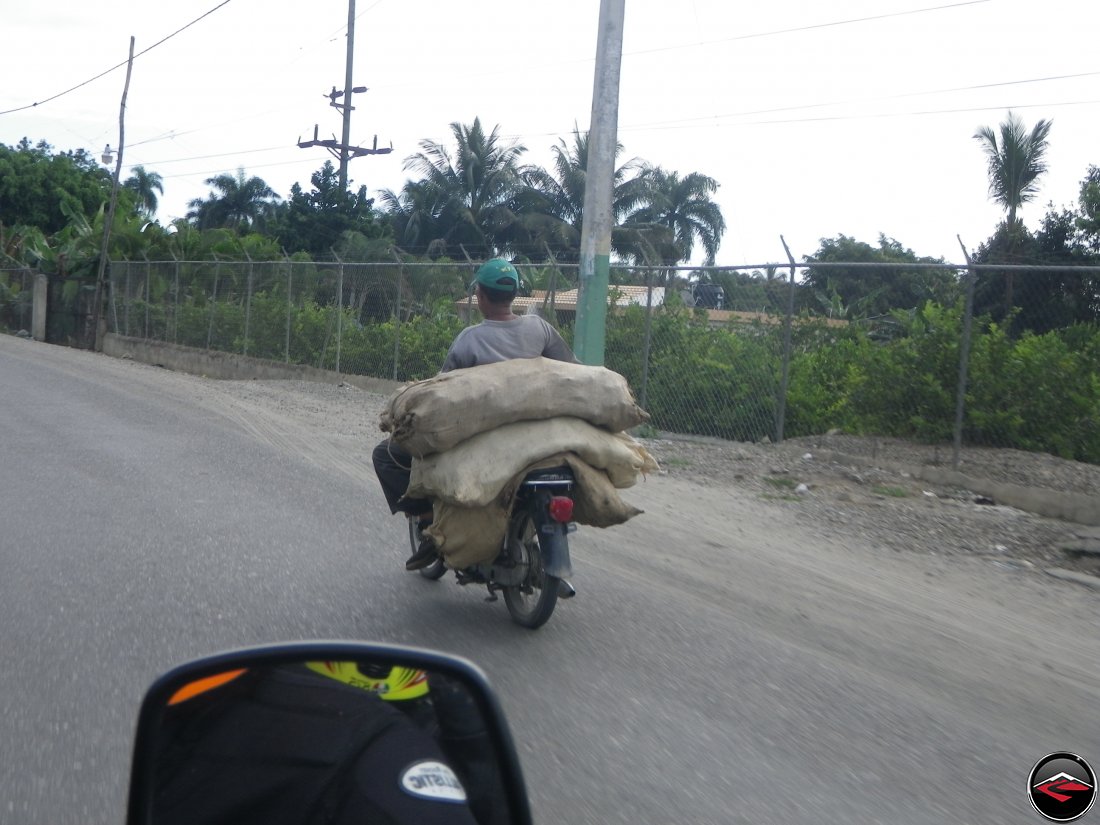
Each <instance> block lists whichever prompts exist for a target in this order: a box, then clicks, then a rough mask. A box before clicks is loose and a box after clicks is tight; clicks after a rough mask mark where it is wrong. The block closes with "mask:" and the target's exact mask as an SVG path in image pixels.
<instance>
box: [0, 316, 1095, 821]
mask: <svg viewBox="0 0 1100 825" xmlns="http://www.w3.org/2000/svg"><path fill="white" fill-rule="evenodd" d="M199 380H200V379H193V378H191V377H189V376H177V375H174V374H171V373H167V372H164V371H157V370H153V369H150V368H145V367H140V368H139V367H138V365H131V364H124V363H120V362H115V361H111V360H110V359H107V358H105V357H102V356H95V355H91V354H89V353H81V352H74V351H70V350H65V349H60V348H56V347H49V346H46V345H43V344H34V343H31V342H26V341H21V340H16V339H12V338H7V337H0V421H3V428H4V430H3V438H2V441H0V502H2V508H3V509H2V511H0V512H2V517H0V627H2V628H3V636H2V639H3V642H2V644H3V648H2V650H3V667H2V668H0V822H4V823H18V824H21V823H60V824H61V825H64V824H65V823H78V822H79V823H85V822H96V823H99V822H103V823H108V822H119V821H121V820H122V818H123V815H124V809H125V788H126V784H127V781H128V770H129V759H130V748H131V744H132V735H133V727H134V723H135V719H136V713H137V708H138V704H139V701H140V698H141V695H142V692H143V690H144V688H145V687H146V686H147V685H148V684H149V683H150V682H151V681H152V679H153V678H154V677H155V676H156V675H157V674H159V673H160V672H162V671H164V670H166V669H167V668H169V667H170V666H172V665H173V664H176V663H178V662H180V661H182V660H184V659H187V658H190V657H193V656H198V655H202V654H205V653H209V652H213V651H216V650H220V649H225V648H229V647H237V646H241V645H245V644H251V643H260V642H271V641H279V640H290V639H307V638H341V639H369V640H376V641H385V642H393V643H408V644H416V645H421V646H427V647H433V648H438V649H441V650H444V651H449V652H454V653H458V654H461V655H464V656H467V657H469V658H471V659H473V660H474V661H475V662H477V663H478V664H479V665H481V666H482V667H483V668H484V669H485V670H486V671H487V672H488V674H489V677H490V679H491V681H492V682H493V683H494V685H495V686H496V687H497V688H498V690H499V691H500V693H501V696H502V701H503V703H504V706H505V709H506V711H507V712H508V714H509V717H510V721H511V724H512V727H513V732H514V734H515V737H516V739H517V743H518V745H519V748H520V752H521V758H522V760H523V763H524V769H525V772H526V774H527V777H528V783H529V786H530V793H531V797H532V803H533V807H534V812H535V815H536V820H537V821H538V822H542V823H554V822H576V823H586V822H592V823H596V822H607V823H617V822H622V823H628V822H629V823H666V822H692V823H760V822H783V823H822V822H837V823H841V822H843V823H846V824H849V823H877V822H904V823H945V822H951V823H978V822H982V823H986V822H998V823H1017V822H1018V823H1026V822H1035V821H1039V820H1038V815H1037V814H1036V813H1035V812H1034V811H1033V810H1032V809H1031V807H1030V805H1029V803H1028V802H1027V799H1026V793H1025V785H1026V781H1027V775H1028V772H1029V771H1030V769H1031V767H1032V765H1033V764H1034V762H1036V761H1037V760H1038V759H1039V758H1040V757H1042V756H1043V755H1044V754H1045V753H1047V752H1050V751H1054V750H1063V749H1066V750H1071V751H1076V752H1078V753H1080V754H1081V755H1082V756H1084V757H1085V758H1086V759H1089V758H1091V760H1092V762H1093V765H1094V767H1100V724H1098V721H1097V720H1098V714H1097V711H1096V709H1097V707H1100V633H1098V632H1097V630H1098V627H1100V625H1098V618H1100V599H1097V598H1096V596H1095V595H1094V594H1093V593H1092V592H1090V591H1087V590H1085V589H1084V588H1079V587H1076V586H1074V585H1072V584H1068V583H1062V582H1056V581H1054V580H1051V581H1050V582H1049V583H1044V584H1037V583H1036V580H1034V579H1028V580H1023V579H1019V580H1018V579H1013V578H1011V577H1009V576H1008V575H1007V574H1000V578H992V579H991V578H990V574H989V573H988V572H987V571H983V570H980V569H978V568H975V567H969V566H966V565H963V564H962V563H960V566H959V568H958V569H957V570H954V569H953V570H948V571H946V572H945V570H944V568H943V567H942V566H937V567H929V566H927V565H926V564H924V562H923V561H922V560H920V559H916V560H914V559H908V558H904V557H901V556H891V557H878V556H876V555H875V554H874V553H873V552H872V551H871V549H870V548H864V547H859V546H850V547H838V546H835V545H829V544H826V543H823V542H819V541H817V540H816V539H815V537H814V536H813V535H812V534H811V533H807V532H806V531H805V530H798V529H796V528H794V527H792V526H791V525H788V524H784V523H782V521H781V520H780V519H779V517H778V516H777V515H776V514H777V513H778V511H773V510H769V509H768V507H767V506H766V505H765V504H762V503H761V502H743V501H738V500H736V499H731V498H730V497H729V496H728V495H727V494H726V493H725V491H723V490H722V489H718V488H710V489H708V488H704V487H700V486H695V485H691V484H688V483H685V482H682V481H676V482H674V481H671V480H669V479H663V478H651V479H649V480H648V481H647V482H646V483H645V484H643V485H640V486H639V487H637V488H635V490H633V491H631V494H630V496H629V498H630V500H631V501H632V502H633V503H636V504H639V505H640V506H642V507H644V508H645V509H646V511H647V512H646V514H645V515H643V516H640V517H639V518H637V519H635V520H634V521H632V522H631V523H630V524H628V525H625V526H623V527H620V528H615V529H613V530H609V531H595V530H585V529H583V528H582V530H581V531H580V532H579V533H578V534H576V535H575V541H574V544H573V547H574V563H575V566H576V568H577V575H576V579H575V584H576V585H577V588H578V591H579V595H578V597H577V598H576V599H574V600H573V601H572V602H569V603H565V604H562V605H560V606H559V608H558V611H557V612H556V613H555V615H554V617H553V618H552V619H551V621H550V623H549V624H548V625H547V626H546V627H545V628H543V629H542V630H540V631H537V632H534V633H532V632H530V631H526V630H523V629H521V628H519V627H517V626H515V625H513V624H511V623H510V621H509V620H508V618H507V613H506V610H505V608H504V605H503V603H502V602H498V603H496V604H486V603H484V602H483V601H482V598H481V594H482V592H483V591H481V592H479V591H475V590H472V589H462V588H458V587H456V586H455V585H454V583H453V581H451V580H449V579H447V580H444V581H442V582H438V583H431V582H428V581H426V580H423V579H422V578H421V577H419V576H413V575H409V574H406V573H405V572H404V571H403V569H402V566H401V562H402V560H403V558H404V554H405V552H406V546H405V544H404V541H405V539H404V535H403V530H404V527H403V524H402V523H400V521H399V520H397V519H394V518H392V517H390V516H389V515H388V513H385V511H384V508H383V504H382V497H381V493H380V491H379V490H378V489H377V486H376V484H374V483H373V479H372V477H371V475H370V472H369V468H367V467H365V466H362V465H363V461H362V457H364V456H366V455H368V454H369V447H367V448H363V449H362V450H361V452H360V453H357V457H356V458H355V459H354V460H352V459H349V458H348V457H347V456H341V455H340V454H339V451H337V450H334V449H332V447H331V442H329V443H328V444H327V446H322V447H318V448H316V449H314V448H312V447H310V446H309V445H310V441H311V433H309V432H304V431H303V432H298V433H297V436H296V437H295V438H290V437H288V436H287V433H288V432H292V429H288V428H286V427H284V428H283V429H281V430H280V429H278V428H274V427H272V426H270V423H271V421H272V420H274V419H267V420H265V419H263V417H262V416H260V417H249V416H247V415H243V414H241V412H240V410H234V409H229V408H226V409H224V410H219V409H217V407H216V405H212V404H210V403H209V402H203V403H199V401H198V400H196V399H197V390H196V387H198V386H199V385H198V382H199ZM317 440H318V442H321V441H324V440H325V435H324V434H323V433H318V434H317ZM326 456H327V457H329V458H330V459H331V460H328V461H327V460H325V459H326ZM1091 816H1094V817H1095V816H1098V814H1096V813H1095V812H1094V813H1093V814H1091ZM1086 821H1087V820H1086Z"/></svg>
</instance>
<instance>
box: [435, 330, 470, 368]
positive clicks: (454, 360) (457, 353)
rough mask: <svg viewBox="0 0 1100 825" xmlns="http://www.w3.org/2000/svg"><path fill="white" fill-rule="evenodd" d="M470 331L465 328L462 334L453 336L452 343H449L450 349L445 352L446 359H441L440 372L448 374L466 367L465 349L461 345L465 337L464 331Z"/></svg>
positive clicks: (466, 356)
mask: <svg viewBox="0 0 1100 825" xmlns="http://www.w3.org/2000/svg"><path fill="white" fill-rule="evenodd" d="M468 329H472V327H466V329H464V330H462V332H460V333H458V335H456V336H455V339H454V341H452V342H451V348H450V349H449V350H447V357H446V358H445V359H443V366H442V367H441V368H440V370H439V371H440V372H450V371H451V370H459V369H462V368H463V367H468V366H469V364H468V363H467V361H468V360H469V359H468V355H467V354H466V352H465V350H466V348H465V347H464V346H463V345H462V339H463V338H464V337H465V333H466V330H468Z"/></svg>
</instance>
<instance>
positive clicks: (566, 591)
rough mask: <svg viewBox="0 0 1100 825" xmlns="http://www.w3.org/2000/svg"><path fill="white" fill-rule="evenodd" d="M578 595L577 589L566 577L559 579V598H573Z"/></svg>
mask: <svg viewBox="0 0 1100 825" xmlns="http://www.w3.org/2000/svg"><path fill="white" fill-rule="evenodd" d="M576 595H577V590H576V588H575V587H573V585H571V584H570V583H569V582H567V581H566V580H565V579H559V580H558V598H559V599H571V598H573V597H574V596H576Z"/></svg>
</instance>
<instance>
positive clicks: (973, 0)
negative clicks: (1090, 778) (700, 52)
mask: <svg viewBox="0 0 1100 825" xmlns="http://www.w3.org/2000/svg"><path fill="white" fill-rule="evenodd" d="M989 2H990V0H966V2H963V3H950V4H948V5H945V6H929V7H928V8H923V9H909V10H908V11H895V12H890V13H888V14H875V15H871V16H870V17H852V18H849V19H847V20H834V21H832V22H829V23H812V24H810V25H808V26H796V27H794V28H790V29H775V30H774V31H766V32H756V33H754V34H739V35H737V36H735V37H724V38H720V39H718V40H702V41H700V42H698V43H684V44H682V45H679V46H658V47H656V48H653V49H644V50H641V51H632V52H623V57H628V56H629V57H633V56H635V55H640V54H653V53H655V52H668V51H674V50H675V49H694V48H696V47H698V46H714V45H716V44H718V43H733V42H734V41H737V40H755V39H757V38H760V37H775V36H776V35H780V34H794V33H796V32H805V31H813V30H814V29H828V28H832V27H833V26H847V25H850V24H852V23H869V22H871V21H872V20H886V19H887V18H890V17H905V16H907V15H911V14H924V13H926V12H930V11H944V10H945V9H955V8H959V7H960V6H977V5H981V4H982V3H989Z"/></svg>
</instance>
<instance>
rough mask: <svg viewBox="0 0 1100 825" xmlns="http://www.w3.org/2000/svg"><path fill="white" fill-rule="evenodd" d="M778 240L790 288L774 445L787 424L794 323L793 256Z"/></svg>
mask: <svg viewBox="0 0 1100 825" xmlns="http://www.w3.org/2000/svg"><path fill="white" fill-rule="evenodd" d="M779 240H780V242H781V243H782V244H783V250H784V251H785V252H786V253H787V260H788V261H790V262H791V282H790V288H789V289H788V290H787V316H786V318H785V319H784V322H783V372H782V376H781V378H780V379H779V404H778V405H777V408H776V411H775V443H776V444H781V443H782V442H783V430H784V428H785V427H786V424H787V385H788V382H789V380H790V373H791V324H792V323H793V321H794V274H795V269H796V267H795V263H794V256H793V255H791V250H790V247H788V246H787V241H786V239H784V237H783V236H782V235H780V236H779Z"/></svg>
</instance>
